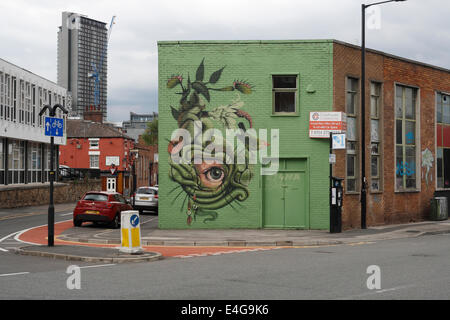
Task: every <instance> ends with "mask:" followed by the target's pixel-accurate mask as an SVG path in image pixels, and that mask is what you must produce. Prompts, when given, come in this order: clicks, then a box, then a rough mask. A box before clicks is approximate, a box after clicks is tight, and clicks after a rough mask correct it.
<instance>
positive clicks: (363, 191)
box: [361, 0, 406, 229]
mask: <svg viewBox="0 0 450 320" xmlns="http://www.w3.org/2000/svg"><path fill="white" fill-rule="evenodd" d="M403 1H406V0H389V1H381V2H375V3H370V4H361V18H362V23H361V33H362V35H361V167H362V168H361V229H366V228H367V224H366V213H367V207H366V196H367V189H366V188H367V179H366V110H365V109H366V9H367V8H369V7H371V6H375V5H378V4H383V3H388V2H403Z"/></svg>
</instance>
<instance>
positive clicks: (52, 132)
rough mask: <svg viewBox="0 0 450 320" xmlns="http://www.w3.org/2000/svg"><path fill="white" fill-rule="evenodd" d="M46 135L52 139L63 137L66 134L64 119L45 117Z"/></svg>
mask: <svg viewBox="0 0 450 320" xmlns="http://www.w3.org/2000/svg"><path fill="white" fill-rule="evenodd" d="M44 129H45V135H46V136H51V137H62V136H63V133H64V119H60V118H52V117H45V124H44Z"/></svg>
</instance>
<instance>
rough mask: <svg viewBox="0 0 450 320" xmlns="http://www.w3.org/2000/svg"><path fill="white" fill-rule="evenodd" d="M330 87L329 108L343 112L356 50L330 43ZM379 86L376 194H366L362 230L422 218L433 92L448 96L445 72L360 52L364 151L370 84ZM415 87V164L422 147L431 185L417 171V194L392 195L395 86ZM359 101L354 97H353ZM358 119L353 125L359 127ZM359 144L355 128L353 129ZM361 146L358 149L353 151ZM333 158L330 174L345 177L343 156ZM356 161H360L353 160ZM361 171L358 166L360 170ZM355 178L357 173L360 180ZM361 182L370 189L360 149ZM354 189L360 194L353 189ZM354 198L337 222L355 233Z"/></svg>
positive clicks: (426, 205) (449, 80)
mask: <svg viewBox="0 0 450 320" xmlns="http://www.w3.org/2000/svg"><path fill="white" fill-rule="evenodd" d="M333 50H334V52H333V55H334V65H333V74H334V77H333V78H334V83H333V90H334V94H333V99H334V101H333V109H334V110H335V111H344V112H345V89H346V87H345V81H346V76H352V77H357V78H360V76H361V51H360V49H359V48H355V47H353V46H350V45H348V46H347V45H344V44H340V43H334V48H333ZM371 80H375V81H380V82H382V83H383V84H382V92H383V97H382V101H383V102H382V106H381V109H380V116H381V119H380V121H381V122H380V134H381V139H382V143H381V151H380V155H381V167H382V173H383V176H382V177H383V178H382V182H381V186H382V192H380V193H373V192H371V191H370V189H368V191H367V225H368V226H371V225H380V224H388V223H400V222H409V221H418V220H423V219H426V218H427V215H428V213H429V210H430V199H431V198H432V196H433V192H434V191H435V186H436V174H435V167H436V152H435V92H436V91H444V92H450V72H446V71H442V70H438V69H435V68H430V67H426V66H423V65H420V64H415V63H413V62H409V61H404V60H401V59H397V58H394V57H391V56H387V55H384V54H381V53H377V52H370V51H369V52H367V53H366V145H367V146H370V81H371ZM396 82H398V83H400V84H403V85H407V86H415V87H418V88H419V100H420V104H419V108H420V137H418V138H419V139H420V145H419V144H418V145H417V158H416V162H418V163H419V167H420V165H421V152H422V151H423V150H425V149H426V148H428V149H429V150H430V151H431V152H432V153H433V157H434V159H435V161H434V162H433V168H432V169H431V172H432V174H433V181H429V182H428V185H427V184H426V182H425V179H422V178H421V176H422V172H424V171H425V169H423V168H421V171H422V172H417V184H418V186H420V187H419V191H417V192H397V193H396V192H395V171H396V163H395V158H394V155H395V151H394V148H395V140H394V139H395V131H394V128H395V120H394V118H395V114H394V112H395V109H394V106H395V91H394V88H395V83H396ZM358 99H359V101H360V97H359V98H358ZM360 121H361V118H360V115H359V118H358V122H359V125H360ZM358 130H359V136H358V141H359V142H360V137H361V131H360V130H361V128H360V127H359V129H358ZM360 147H361V146H360V145H359V146H358V148H360ZM334 152H335V153H336V160H337V162H336V165H334V166H333V175H334V176H337V177H343V178H345V174H346V172H345V171H346V170H345V168H346V157H345V155H346V152H345V150H337V151H334ZM359 160H360V162H361V159H359ZM360 167H361V166H360ZM359 177H361V174H360V176H359ZM366 177H367V179H368V186H370V149H369V148H367V149H366ZM358 189H360V188H359V187H358ZM360 216H361V206H360V194H359V192H358V193H355V194H349V193H345V196H344V207H343V214H342V223H343V228H344V229H349V228H359V227H360V225H361V220H360Z"/></svg>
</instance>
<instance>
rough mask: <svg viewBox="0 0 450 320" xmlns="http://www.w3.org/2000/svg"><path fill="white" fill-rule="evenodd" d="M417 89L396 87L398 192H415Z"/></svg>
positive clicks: (396, 172)
mask: <svg viewBox="0 0 450 320" xmlns="http://www.w3.org/2000/svg"><path fill="white" fill-rule="evenodd" d="M416 104H417V89H415V88H410V87H405V86H402V85H396V88H395V145H396V147H395V158H396V160H395V162H396V170H395V178H396V179H395V180H396V184H395V187H396V190H397V191H404V190H415V189H416V188H417V175H416V171H417V170H416V138H417V137H416V132H417V130H416V129H417V128H416V110H417V105H416Z"/></svg>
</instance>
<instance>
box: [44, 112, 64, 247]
mask: <svg viewBox="0 0 450 320" xmlns="http://www.w3.org/2000/svg"><path fill="white" fill-rule="evenodd" d="M57 108H60V109H61V110H62V112H63V113H64V114H67V113H68V111H67V110H66V109H65V108H64V107H63V106H62V105H60V104H55V105H54V106H53V107H50V106H49V105H45V106H44V107H43V108H42V110H41V111H40V112H39V116H42V115H43V114H44V113H45V111H46V110H47V109H48V110H49V115H50V117H55V116H56V109H57ZM54 149H55V137H54V136H53V135H52V136H51V137H50V172H49V175H50V204H49V206H48V238H47V244H48V246H49V247H53V244H54V237H55V206H54V204H53V182H54V180H55V169H54V167H53V166H54V164H55V151H54Z"/></svg>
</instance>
